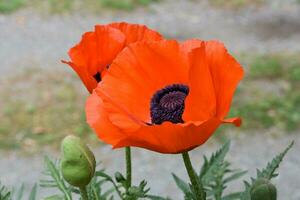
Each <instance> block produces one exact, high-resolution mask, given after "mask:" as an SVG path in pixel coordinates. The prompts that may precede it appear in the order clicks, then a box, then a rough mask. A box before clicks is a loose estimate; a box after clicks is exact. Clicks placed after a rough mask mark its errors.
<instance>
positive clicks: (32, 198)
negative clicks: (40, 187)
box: [28, 184, 37, 200]
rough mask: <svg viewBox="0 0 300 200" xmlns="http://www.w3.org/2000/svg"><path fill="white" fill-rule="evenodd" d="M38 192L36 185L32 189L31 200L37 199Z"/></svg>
mask: <svg viewBox="0 0 300 200" xmlns="http://www.w3.org/2000/svg"><path fill="white" fill-rule="evenodd" d="M36 191H37V184H34V186H33V187H32V189H31V192H30V195H29V198H28V199H29V200H35V199H36Z"/></svg>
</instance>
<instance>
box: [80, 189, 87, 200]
mask: <svg viewBox="0 0 300 200" xmlns="http://www.w3.org/2000/svg"><path fill="white" fill-rule="evenodd" d="M79 189H80V194H81V199H82V200H88V194H87V191H86V187H81V188H79Z"/></svg>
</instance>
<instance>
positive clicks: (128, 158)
mask: <svg viewBox="0 0 300 200" xmlns="http://www.w3.org/2000/svg"><path fill="white" fill-rule="evenodd" d="M125 154H126V155H125V157H126V191H128V189H129V188H130V187H131V149H130V147H125Z"/></svg>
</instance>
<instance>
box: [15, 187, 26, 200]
mask: <svg viewBox="0 0 300 200" xmlns="http://www.w3.org/2000/svg"><path fill="white" fill-rule="evenodd" d="M24 189H25V185H24V184H22V185H21V187H20V189H19V190H18V192H17V194H16V195H17V196H16V199H22V197H23V193H24Z"/></svg>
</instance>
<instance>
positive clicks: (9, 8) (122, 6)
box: [0, 0, 158, 13]
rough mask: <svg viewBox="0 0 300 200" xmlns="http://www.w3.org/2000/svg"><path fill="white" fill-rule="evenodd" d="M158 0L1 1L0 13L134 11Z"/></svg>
mask: <svg viewBox="0 0 300 200" xmlns="http://www.w3.org/2000/svg"><path fill="white" fill-rule="evenodd" d="M156 1H158V0H84V1H82V0H43V1H40V0H0V13H1V12H2V13H11V12H14V11H16V10H18V9H19V8H22V7H24V6H26V7H30V8H34V9H37V10H41V11H43V12H44V11H46V12H48V13H65V12H72V11H74V12H78V11H87V12H90V11H96V12H98V11H102V10H104V9H106V8H109V9H118V10H133V9H135V8H136V7H138V6H147V5H149V4H150V3H153V2H156Z"/></svg>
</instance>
